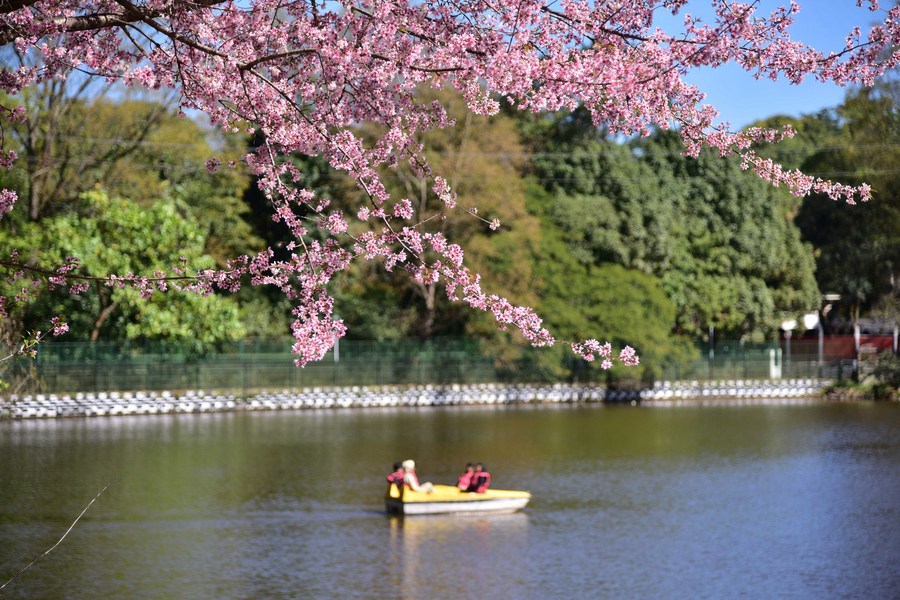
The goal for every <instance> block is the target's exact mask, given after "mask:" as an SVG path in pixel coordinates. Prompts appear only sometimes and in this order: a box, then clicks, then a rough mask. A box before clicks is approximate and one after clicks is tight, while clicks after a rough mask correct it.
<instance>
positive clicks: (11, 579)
mask: <svg viewBox="0 0 900 600" xmlns="http://www.w3.org/2000/svg"><path fill="white" fill-rule="evenodd" d="M110 485H112V481H110V482H109V483H107V484H106V485H105V486H103V489H102V490H100V491H99V492H97V495H96V496H94V497H93V498H92V499H91V501H90V502H88V504H87V506H85V507H84V510H83V511H81V514H80V515H78V517H77V518H76V519H75V520H74V521H72V524H71V525H69V528H68V529H66V532H65V533H64V534H63V535H62V537H61V538H59V541H58V542H56V543H55V544H53V546H51V547H50V549H49V550H47V551H46V552H44V553H43V554H41V555H40V556H38V557H37V558H36V559H34V560H33V561H31V562H30V563H28V564H27V565H25V568H24V569H22V570H21V571H19V572H18V573H16V574H15V575H13V576H12V577H11V578H10V580H9V581H7V582H6V583H4V584H3V585H0V590H2V589H3V588H5V587H6V586H8V585H9V584H10V583H12V582H13V581H15V580H16V578H18V577H19V575H21V574H22V573H24V572H25V571H27V570H28V569H30V568H31V565H33V564H34V563H36V562H37V561H39V560H41V559H42V558H44V557H45V556H47V555H48V554H50V553H51V552H53V550H54V549H56V547H57V546H59V545H60V544H61V543H62V541H63V540H64V539H66V536H67V535H69V532H70V531H72V529H74V528H75V524H76V523H78V521H79V520H80V519H81V517H83V516H84V513H86V512H87V511H88V509H89V508H90V507H91V505H92V504H93V503H94V502H95V501H96V500H97V498H99V497H100V494H102V493H103V492H105V491H106V488H108V487H109V486H110Z"/></svg>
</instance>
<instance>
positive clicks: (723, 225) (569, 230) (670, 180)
mask: <svg viewBox="0 0 900 600" xmlns="http://www.w3.org/2000/svg"><path fill="white" fill-rule="evenodd" d="M563 121H564V123H563V125H561V126H557V125H554V124H553V123H552V122H550V123H544V124H543V126H542V128H541V130H543V131H545V132H549V133H554V132H562V133H563V134H564V135H566V136H568V137H567V138H563V139H557V140H555V144H552V145H551V144H550V143H549V142H548V138H547V137H546V136H543V137H541V138H540V142H539V147H540V151H539V152H536V153H535V155H534V159H533V161H532V165H533V168H534V172H535V175H536V177H537V178H538V180H539V181H541V183H542V185H543V186H544V187H545V188H546V189H547V190H549V191H550V192H552V193H553V194H554V196H555V204H554V206H553V208H552V209H551V210H550V211H549V215H550V216H551V218H552V221H553V222H554V223H555V224H556V225H557V226H559V227H560V228H561V230H562V232H563V239H564V240H565V241H566V243H567V244H568V246H569V247H570V248H571V251H572V253H573V254H574V255H575V256H576V257H577V259H578V260H579V261H580V262H582V263H584V264H594V265H601V264H606V263H614V264H619V265H622V266H624V267H626V268H628V269H632V270H636V271H640V272H643V273H647V274H651V275H654V276H655V277H657V278H658V279H659V281H660V282H661V284H662V286H663V288H664V289H665V291H666V293H667V295H668V296H669V298H670V299H671V300H672V301H673V302H674V303H675V306H676V308H677V312H676V316H675V319H674V320H673V322H672V324H671V327H673V328H674V331H676V332H677V333H681V334H685V335H688V336H691V337H695V338H696V337H701V336H703V335H705V334H706V332H707V331H708V329H709V328H710V327H715V328H716V329H717V330H719V331H721V332H722V334H724V335H732V336H735V337H741V338H750V339H760V338H764V337H766V336H768V335H771V333H772V332H773V331H774V330H775V328H776V327H777V323H778V322H779V321H780V320H781V315H782V313H797V312H803V311H806V310H809V309H811V308H815V307H816V306H817V301H818V291H817V288H816V284H815V280H814V278H813V259H812V253H811V249H810V248H809V247H808V246H805V245H804V244H803V243H802V242H801V240H800V236H799V232H798V231H797V229H796V227H794V225H793V224H792V222H791V217H792V213H791V210H792V206H793V205H794V202H793V201H792V200H791V199H790V197H789V196H787V195H785V194H784V193H782V192H780V191H778V190H776V189H774V188H771V187H769V186H767V185H765V184H763V183H762V182H760V181H759V180H758V179H757V178H755V177H753V176H751V175H748V174H747V173H745V172H743V171H741V169H740V165H739V162H738V161H737V160H734V159H726V158H722V157H720V156H718V155H717V154H715V153H713V152H703V153H702V154H701V155H700V157H699V158H697V159H689V158H686V157H684V156H682V155H681V152H682V149H681V146H680V142H678V140H677V139H676V137H677V136H675V134H673V133H671V132H660V133H657V134H655V135H654V136H652V137H650V138H649V139H645V140H636V141H632V142H631V143H629V144H624V143H616V142H613V141H610V140H606V139H604V137H603V134H602V132H601V131H599V130H596V129H594V128H591V129H590V130H589V131H588V132H584V131H579V130H578V129H577V128H578V127H588V126H589V123H587V122H585V121H584V120H583V119H579V118H578V115H577V113H576V114H574V115H571V116H569V117H564V118H563ZM573 129H574V132H573Z"/></svg>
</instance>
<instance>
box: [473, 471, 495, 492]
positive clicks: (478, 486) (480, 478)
mask: <svg viewBox="0 0 900 600" xmlns="http://www.w3.org/2000/svg"><path fill="white" fill-rule="evenodd" d="M474 475H475V476H474V477H473V478H472V485H474V486H475V493H476V494H483V493H485V492H486V491H487V489H488V487H489V486H490V485H491V474H490V473H488V472H487V471H481V472H480V473H475V474H474Z"/></svg>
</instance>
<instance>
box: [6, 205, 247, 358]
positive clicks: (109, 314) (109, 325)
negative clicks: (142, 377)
mask: <svg viewBox="0 0 900 600" xmlns="http://www.w3.org/2000/svg"><path fill="white" fill-rule="evenodd" d="M0 239H2V243H3V245H4V247H9V248H16V247H19V248H30V249H35V248H40V249H41V259H42V260H48V261H54V262H53V264H54V265H55V264H61V263H62V262H63V261H64V260H65V258H66V257H67V256H74V255H77V256H79V257H80V259H81V265H80V269H79V271H78V272H79V274H81V275H85V276H90V277H101V278H102V277H105V276H106V275H108V274H109V273H120V274H121V273H129V272H131V273H137V274H148V273H153V272H155V271H157V270H163V269H167V268H170V267H172V266H177V265H178V264H180V260H181V258H182V257H183V258H185V259H187V260H188V261H189V262H190V263H191V264H196V265H198V266H199V267H200V268H203V266H206V267H207V268H208V267H212V266H213V265H214V261H213V259H212V257H210V256H208V255H206V254H204V252H203V250H204V242H205V232H204V231H203V230H202V229H201V228H200V227H199V226H198V224H197V221H196V220H195V219H194V218H193V217H192V216H191V214H190V212H189V211H188V210H187V208H186V207H185V206H184V205H183V204H182V203H180V202H177V201H174V200H168V201H159V202H155V203H153V204H151V205H150V206H147V207H143V206H140V205H138V204H136V203H134V202H132V201H130V200H127V199H123V198H110V197H109V196H108V195H107V194H106V193H105V192H103V191H99V190H98V191H93V192H86V193H85V194H83V195H82V197H81V203H80V204H79V210H78V211H77V212H69V213H66V214H60V215H57V216H54V217H47V218H45V219H43V220H42V222H41V223H40V224H35V223H30V224H29V225H28V226H27V227H23V228H22V229H21V230H20V231H19V234H18V235H17V236H10V235H9V233H8V232H7V231H2V232H0ZM22 258H23V259H25V260H29V261H31V262H35V261H37V259H38V257H37V256H34V257H32V256H28V255H27V254H26V255H23V256H22ZM38 266H42V267H45V268H46V267H51V265H38ZM47 314H61V315H64V317H65V319H66V320H67V321H68V323H69V324H70V327H71V331H72V333H71V335H72V338H73V339H76V340H78V339H90V340H98V339H106V340H126V339H127V340H167V341H177V342H181V343H185V344H188V345H189V346H191V347H192V348H193V349H195V350H198V351H201V350H203V349H205V348H208V347H209V346H211V345H213V344H215V343H217V342H220V341H224V340H234V339H239V338H241V337H242V336H243V334H244V329H243V326H242V325H241V323H240V320H239V319H238V310H237V305H236V304H235V303H234V302H233V301H232V300H231V299H228V298H224V297H220V296H216V295H210V296H205V297H204V296H199V295H197V294H193V293H183V294H173V293H171V292H170V293H166V294H153V295H152V296H150V297H149V298H145V297H143V296H142V294H141V292H140V291H139V290H137V289H135V288H133V287H131V286H125V287H121V288H120V287H115V286H108V285H106V284H104V283H102V282H99V281H95V282H92V283H91V284H90V286H89V288H88V290H87V291H86V292H84V293H83V294H80V295H72V294H69V293H67V292H63V291H61V290H56V291H53V292H45V293H44V294H42V295H41V297H40V298H39V299H37V301H36V302H34V303H32V304H30V305H29V306H28V312H26V313H24V314H22V315H21V320H22V322H23V323H24V324H25V326H26V328H28V329H31V328H38V327H45V326H46V325H45V324H44V323H43V322H42V319H43V318H45V317H44V316H45V315H47Z"/></svg>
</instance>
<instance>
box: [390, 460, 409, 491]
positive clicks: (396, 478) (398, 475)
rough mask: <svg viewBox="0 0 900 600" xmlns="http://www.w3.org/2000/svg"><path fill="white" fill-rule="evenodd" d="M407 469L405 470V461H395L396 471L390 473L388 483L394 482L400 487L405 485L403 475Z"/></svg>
mask: <svg viewBox="0 0 900 600" xmlns="http://www.w3.org/2000/svg"><path fill="white" fill-rule="evenodd" d="M405 474H406V473H405V471H404V470H403V463H402V462H400V461H399V460H398V461H397V462H395V463H394V471H393V472H392V473H389V474H388V476H387V480H388V483H393V484H394V485H396V486H397V487H398V488H399V487H400V486H401V485H403V476H404V475H405Z"/></svg>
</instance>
